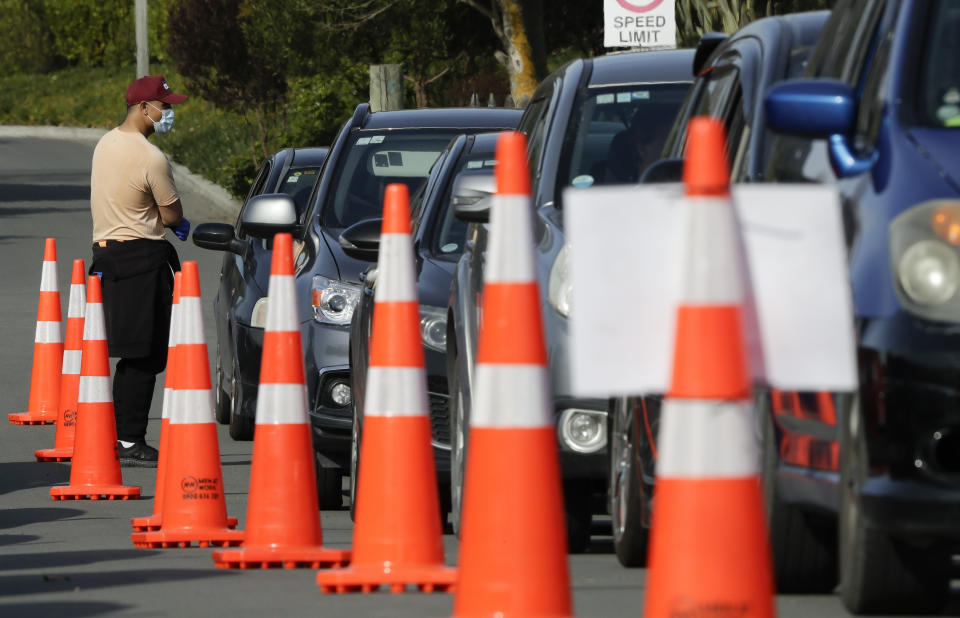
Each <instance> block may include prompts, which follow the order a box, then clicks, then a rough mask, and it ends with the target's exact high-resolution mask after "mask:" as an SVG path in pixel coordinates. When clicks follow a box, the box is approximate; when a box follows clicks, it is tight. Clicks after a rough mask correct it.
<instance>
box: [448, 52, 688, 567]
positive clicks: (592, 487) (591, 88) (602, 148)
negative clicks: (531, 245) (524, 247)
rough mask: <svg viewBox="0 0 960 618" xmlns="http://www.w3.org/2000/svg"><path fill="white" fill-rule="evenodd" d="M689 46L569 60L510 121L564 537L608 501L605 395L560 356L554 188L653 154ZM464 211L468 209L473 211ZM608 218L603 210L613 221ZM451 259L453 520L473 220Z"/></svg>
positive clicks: (574, 539) (682, 84) (679, 90)
mask: <svg viewBox="0 0 960 618" xmlns="http://www.w3.org/2000/svg"><path fill="white" fill-rule="evenodd" d="M693 56H694V52H693V50H671V51H649V52H640V53H638V52H633V53H618V54H610V55H607V56H601V57H597V58H590V59H581V60H575V61H572V62H570V63H568V64H566V65H565V66H563V67H561V68H560V69H557V70H556V71H555V72H554V73H552V74H551V75H550V76H548V77H547V78H546V79H545V80H544V81H543V83H542V84H541V85H540V86H539V87H538V88H537V90H536V92H535V93H534V95H533V98H532V99H531V101H530V104H529V105H528V106H527V108H526V110H525V111H524V115H523V118H522V119H521V121H520V127H519V130H520V131H521V132H523V133H525V134H526V135H527V139H528V159H529V165H530V174H531V188H532V209H531V217H533V219H534V233H535V235H536V243H535V248H536V251H535V256H536V269H537V280H538V284H539V289H540V294H541V303H540V304H541V307H542V315H543V325H544V334H545V337H546V345H547V359H548V364H549V372H550V383H551V385H552V389H553V393H552V395H553V405H554V413H555V420H556V424H557V440H558V450H559V452H560V465H561V470H562V475H563V484H564V498H565V507H566V509H567V513H566V516H567V532H568V546H569V548H570V550H571V551H573V552H577V551H584V550H585V549H586V548H587V547H589V544H590V540H591V538H590V536H591V526H592V517H593V515H594V514H595V513H601V512H605V511H606V503H605V502H606V500H605V497H606V493H607V476H608V468H609V466H608V464H609V458H608V455H607V409H608V405H609V402H608V401H607V400H606V399H599V398H596V399H593V398H582V397H575V396H573V395H572V391H571V383H570V367H569V361H568V355H569V345H568V337H569V335H568V332H569V331H568V329H569V324H568V316H569V311H570V293H571V287H570V279H569V268H568V265H569V250H568V245H567V243H566V236H565V233H564V229H563V211H562V206H563V205H562V203H561V202H562V191H563V189H564V188H566V187H568V186H577V187H585V186H590V185H609V184H628V183H635V182H637V180H638V178H639V177H640V174H641V172H642V171H643V170H644V168H646V166H647V165H649V164H650V163H651V162H653V161H655V160H656V159H657V157H658V156H659V154H660V151H661V149H662V147H663V142H664V139H665V138H666V134H667V130H668V129H669V127H670V126H671V124H672V123H673V119H674V117H675V116H676V114H677V112H678V110H679V109H680V105H681V103H682V102H683V100H684V97H685V96H686V94H687V91H688V90H689V88H690V84H691V82H692V81H693V76H692V75H691V73H690V66H691V64H692V62H693ZM467 216H469V217H470V218H471V219H472V220H473V221H477V220H478V218H479V213H477V212H472V213H469V214H468V215H467ZM615 224H616V222H611V225H615ZM469 237H470V243H469V244H468V245H467V247H466V250H465V251H464V254H463V257H461V259H460V261H459V262H458V264H457V269H456V272H455V274H454V280H453V284H452V287H451V291H450V305H449V306H450V315H449V317H448V319H447V330H448V333H449V334H448V336H447V375H448V379H449V380H450V423H451V429H450V434H451V459H452V461H451V471H450V475H451V483H450V486H451V513H452V517H451V522H452V524H453V527H454V528H455V529H458V528H459V515H460V504H461V496H462V480H463V473H464V464H465V461H466V451H467V448H468V443H467V440H466V438H467V436H468V434H469V432H468V427H469V419H470V402H471V396H472V393H473V388H474V364H475V358H476V349H477V333H478V324H479V319H480V316H479V307H478V305H479V303H478V302H477V300H478V298H479V297H480V295H481V294H482V291H483V271H484V264H485V251H486V246H487V229H486V226H485V225H482V224H479V223H475V224H474V225H472V227H471V230H470V232H469Z"/></svg>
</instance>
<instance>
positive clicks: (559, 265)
mask: <svg viewBox="0 0 960 618" xmlns="http://www.w3.org/2000/svg"><path fill="white" fill-rule="evenodd" d="M572 295H573V283H572V282H571V281H570V245H564V246H563V248H562V249H560V252H559V253H557V257H556V258H555V259H554V260H553V266H551V267H550V281H549V282H548V283H547V299H548V300H549V301H550V306H551V307H553V308H554V309H556V311H557V313H559V314H560V315H562V316H563V317H565V318H566V317H569V316H570V297H571V296H572Z"/></svg>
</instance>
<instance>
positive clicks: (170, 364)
mask: <svg viewBox="0 0 960 618" xmlns="http://www.w3.org/2000/svg"><path fill="white" fill-rule="evenodd" d="M181 277H182V275H181V274H180V272H179V271H177V272H176V273H174V275H173V304H172V306H171V307H170V335H169V337H168V343H167V370H166V374H165V376H164V384H163V406H162V409H161V414H160V442H159V443H158V447H159V451H160V457H159V461H158V462H157V474H156V480H155V482H154V487H155V489H154V498H153V514H152V515H148V516H146V517H133V518H131V519H130V526H131V527H132V528H133V531H134V532H147V531H150V530H159V529H160V521H161V518H162V514H163V494H164V490H165V489H166V488H165V487H164V485H165V482H164V481H165V479H166V474H165V473H166V469H167V460H168V459H169V453H170V449H169V448H168V444H167V441H168V438H167V433H168V432H169V429H168V427H169V425H170V402H171V400H172V399H173V387H172V385H173V375H174V372H175V371H176V369H174V365H175V362H176V361H175V358H176V355H175V350H176V345H177V344H176V339H175V336H176V332H177V330H176V329H177V325H178V324H179V322H178V320H179V316H180V279H181ZM236 526H237V518H236V517H228V518H227V527H228V528H235V527H236Z"/></svg>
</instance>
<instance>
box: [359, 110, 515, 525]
mask: <svg viewBox="0 0 960 618" xmlns="http://www.w3.org/2000/svg"><path fill="white" fill-rule="evenodd" d="M516 118H517V120H518V121H519V120H520V111H519V110H518V111H517V115H516ZM498 135H499V134H497V133H487V134H480V135H460V136H458V137H457V138H456V139H454V140H453V142H451V143H450V145H449V146H448V147H447V149H446V150H444V152H443V154H441V155H440V158H438V159H437V162H436V163H435V164H434V169H433V171H432V173H431V174H430V178H429V179H428V180H427V183H426V184H425V185H424V187H423V188H422V189H421V190H420V191H418V192H417V194H416V195H414V196H413V197H412V198H411V200H410V202H411V203H410V206H411V216H412V217H413V229H412V232H413V245H414V247H415V248H416V277H417V280H416V286H417V298H418V300H419V302H420V332H421V335H422V338H423V349H424V358H425V361H426V370H427V391H428V394H429V399H430V426H431V432H432V440H433V447H434V461H435V463H436V466H437V475H438V482H439V483H440V488H441V491H440V494H439V495H440V498H441V503H442V504H443V505H444V508H443V513H446V511H447V510H448V508H449V507H447V506H446V505H447V503H448V501H449V496H450V492H449V488H448V487H447V483H449V480H450V418H449V416H448V409H447V399H448V397H449V391H448V389H447V367H446V351H447V307H446V304H447V299H448V297H449V296H450V281H451V280H452V279H453V271H454V269H455V268H456V264H457V260H458V259H459V258H460V255H461V254H462V253H463V249H464V244H465V243H466V241H467V223H466V222H464V221H461V220H459V219H457V218H456V217H454V216H453V214H454V206H455V205H464V206H468V207H472V208H474V209H476V208H484V207H489V204H485V203H484V202H485V201H486V200H488V199H489V197H490V196H491V195H492V194H493V186H494V179H493V168H494V165H495V164H496V161H495V159H494V152H495V149H496V141H497V136H498ZM379 223H380V219H376V220H374V221H372V222H371V224H370V225H368V226H363V224H359V225H358V226H355V227H354V228H349V229H347V230H346V231H344V233H343V236H341V242H348V243H350V239H351V238H352V237H353V236H354V235H355V234H358V233H362V232H364V231H366V232H367V233H370V232H372V233H373V234H379ZM361 226H362V227H361ZM371 240H372V238H371ZM350 244H352V245H354V246H360V245H361V242H353V243H350ZM364 246H365V247H369V248H367V249H366V250H367V251H370V250H371V249H372V250H373V251H375V250H376V249H374V248H373V247H375V246H376V244H375V243H371V242H367V243H364ZM347 251H348V253H350V250H347ZM375 284H376V268H371V269H370V270H368V271H367V273H366V274H365V276H364V285H363V295H362V296H361V298H360V303H359V305H358V306H357V309H356V312H355V313H354V316H353V322H352V324H351V326H350V373H351V379H352V381H353V432H354V439H353V442H352V446H351V451H350V476H351V483H350V495H351V506H353V497H354V496H355V495H356V482H355V480H356V478H357V474H356V472H357V465H358V463H359V461H358V460H359V456H360V440H361V438H362V428H363V401H364V387H365V386H366V378H367V365H368V362H369V359H370V357H369V342H370V333H371V323H372V318H373V306H374V302H373V295H374V287H375Z"/></svg>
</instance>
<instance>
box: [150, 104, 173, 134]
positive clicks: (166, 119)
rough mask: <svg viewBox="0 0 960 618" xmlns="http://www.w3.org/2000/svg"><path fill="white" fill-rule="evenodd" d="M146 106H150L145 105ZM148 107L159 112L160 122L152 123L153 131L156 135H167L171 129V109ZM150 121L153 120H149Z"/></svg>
mask: <svg viewBox="0 0 960 618" xmlns="http://www.w3.org/2000/svg"><path fill="white" fill-rule="evenodd" d="M147 105H150V104H149V103H147ZM150 107H153V109H155V110H157V111H158V112H160V120H154V121H153V130H154V131H155V132H157V133H169V132H170V129H172V128H173V109H172V108H171V109H160V108H159V107H154V106H153V105H150ZM151 120H153V119H152V118H151Z"/></svg>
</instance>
